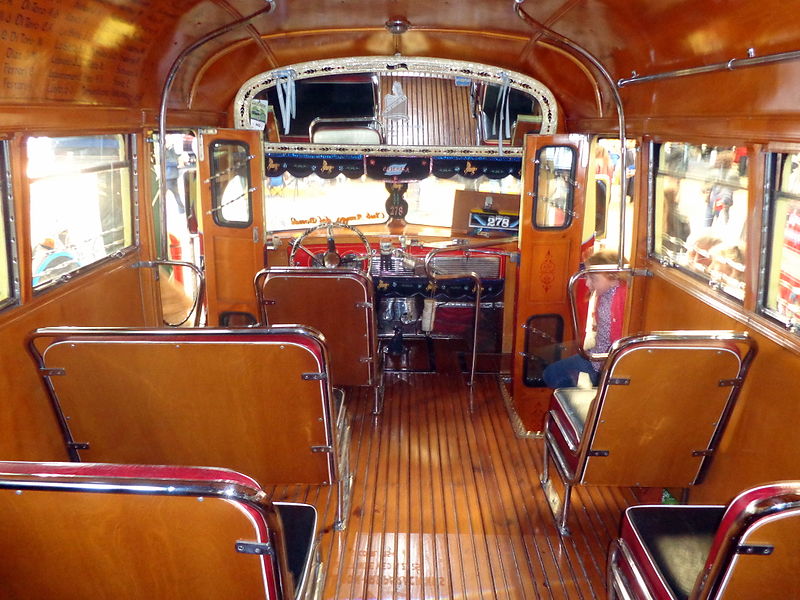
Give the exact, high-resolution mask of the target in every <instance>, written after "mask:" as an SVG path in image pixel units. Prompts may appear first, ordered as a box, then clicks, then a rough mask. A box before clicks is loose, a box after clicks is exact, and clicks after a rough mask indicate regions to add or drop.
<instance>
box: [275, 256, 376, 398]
mask: <svg viewBox="0 0 800 600" xmlns="http://www.w3.org/2000/svg"><path fill="white" fill-rule="evenodd" d="M259 283H262V286H261V289H262V290H263V297H264V300H265V302H267V304H265V305H264V306H263V307H261V312H262V320H265V321H266V322H265V323H264V324H265V325H276V324H279V323H297V324H300V325H306V326H309V327H312V328H314V329H316V330H318V331H320V332H321V333H322V335H323V336H325V343H326V345H327V347H328V351H329V356H330V373H331V385H334V386H343V385H370V384H371V383H373V378H374V377H375V378H376V377H377V376H376V374H377V364H378V363H377V360H378V357H377V354H378V347H377V337H376V335H377V334H376V331H375V329H376V328H375V314H374V312H373V311H374V298H373V290H374V288H373V283H372V280H371V279H369V278H368V277H363V276H360V275H359V274H353V275H348V274H346V273H342V274H341V275H337V274H336V272H335V270H334V271H332V272H329V273H322V274H314V273H307V274H304V273H303V272H302V270H301V271H300V272H295V273H282V274H281V273H274V274H270V275H268V276H267V277H266V278H265V279H260V280H259ZM263 317H266V319H263ZM375 382H377V378H376V379H375Z"/></svg>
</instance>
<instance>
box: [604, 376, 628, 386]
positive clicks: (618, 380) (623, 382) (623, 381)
mask: <svg viewBox="0 0 800 600" xmlns="http://www.w3.org/2000/svg"><path fill="white" fill-rule="evenodd" d="M630 384H631V380H630V379H625V378H623V377H612V378H611V379H609V380H608V385H630Z"/></svg>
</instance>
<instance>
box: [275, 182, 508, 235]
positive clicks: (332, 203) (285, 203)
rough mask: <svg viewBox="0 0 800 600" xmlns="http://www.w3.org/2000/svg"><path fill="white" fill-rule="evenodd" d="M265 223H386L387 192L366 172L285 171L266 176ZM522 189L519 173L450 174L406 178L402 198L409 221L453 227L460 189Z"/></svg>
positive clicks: (291, 225) (278, 228) (288, 225)
mask: <svg viewBox="0 0 800 600" xmlns="http://www.w3.org/2000/svg"><path fill="white" fill-rule="evenodd" d="M267 181H268V183H269V186H268V188H267V198H266V206H265V213H266V227H267V230H268V231H282V230H287V229H305V228H307V227H311V226H314V225H317V224H319V223H322V222H324V221H327V220H330V221H345V222H347V223H349V224H350V225H367V224H370V223H385V222H386V221H387V220H388V219H389V215H388V214H387V213H386V200H387V198H388V196H389V192H388V191H387V190H386V185H385V184H384V182H383V181H377V180H373V179H369V178H367V177H366V176H361V177H357V178H355V179H349V178H347V177H346V176H345V175H338V176H336V177H334V178H332V179H324V178H322V177H319V176H317V175H316V174H313V175H309V176H307V177H295V176H293V175H291V174H289V173H288V172H287V173H284V174H283V175H282V176H280V177H270V178H269V179H268V180H267ZM463 189H474V190H477V191H480V192H495V193H498V194H499V193H505V194H519V193H520V189H521V183H520V180H519V179H516V178H515V177H512V176H508V177H505V178H503V179H490V178H488V177H478V178H477V179H467V178H465V177H461V176H458V175H456V176H453V177H451V178H449V179H440V178H437V177H427V178H425V179H422V180H420V181H412V182H409V184H408V190H407V191H406V193H405V194H404V196H403V197H404V199H405V200H406V202H408V214H407V215H406V221H407V222H408V223H413V224H415V225H427V226H431V227H451V226H452V224H453V205H454V200H455V193H456V191H457V190H463Z"/></svg>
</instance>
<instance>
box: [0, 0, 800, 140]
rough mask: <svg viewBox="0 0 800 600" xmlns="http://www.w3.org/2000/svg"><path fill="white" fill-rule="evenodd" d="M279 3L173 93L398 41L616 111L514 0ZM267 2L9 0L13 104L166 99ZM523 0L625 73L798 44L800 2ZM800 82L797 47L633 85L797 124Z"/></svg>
mask: <svg viewBox="0 0 800 600" xmlns="http://www.w3.org/2000/svg"><path fill="white" fill-rule="evenodd" d="M275 2H276V5H275V9H274V10H273V11H272V12H271V13H270V14H265V15H262V16H259V17H257V18H255V19H254V20H253V21H252V24H251V26H249V27H245V28H239V29H237V30H235V31H233V32H231V33H228V34H226V35H224V36H222V37H220V38H218V39H216V40H215V41H213V42H211V43H209V44H206V45H204V46H203V47H201V48H200V49H198V50H197V51H195V52H193V53H192V54H191V55H190V56H189V57H188V58H187V60H186V61H185V62H184V64H183V66H182V68H181V69H180V71H179V72H178V74H177V77H176V79H175V85H174V86H173V93H172V95H171V96H170V106H171V107H173V108H175V109H184V110H187V109H188V110H194V111H209V112H210V113H220V114H222V113H224V114H229V112H230V107H231V103H232V99H233V97H234V95H235V93H236V91H237V90H238V88H239V86H240V85H241V84H242V83H243V82H244V81H245V80H247V79H248V78H249V77H251V76H253V75H255V74H257V73H259V72H262V71H265V70H268V69H271V68H275V67H278V66H282V65H288V64H292V63H296V62H301V61H308V60H314V59H320V58H332V57H346V56H361V55H387V54H393V53H394V52H395V50H396V49H398V48H399V50H400V52H402V53H403V54H405V55H409V56H411V55H418V56H431V57H441V58H453V59H459V60H469V61H475V62H482V63H488V64H492V65H497V66H500V67H504V68H509V69H513V70H516V71H520V72H523V73H526V74H528V75H531V76H533V77H536V78H538V79H540V80H541V81H542V82H544V83H545V84H547V85H549V86H550V87H551V89H552V90H553V91H554V93H555V94H556V96H557V98H558V100H559V102H560V103H561V107H562V110H563V112H564V114H565V116H566V119H567V123H568V127H569V128H571V129H582V128H587V127H600V128H604V127H610V126H611V125H612V124H613V123H614V122H615V121H614V109H613V103H612V102H611V100H610V98H611V97H610V95H609V93H608V89H607V88H606V87H605V86H603V85H602V84H601V85H600V87H599V88H598V87H597V86H596V84H595V83H594V82H593V80H592V77H591V73H590V70H587V68H586V67H585V66H584V65H583V64H580V61H578V60H577V59H575V58H574V57H571V56H569V55H568V53H566V52H564V51H563V50H562V49H560V48H557V47H555V45H553V44H552V43H550V42H548V40H547V38H546V37H540V36H539V33H540V32H539V31H537V30H536V29H532V28H531V27H530V26H529V25H528V24H526V23H525V22H523V21H522V20H521V19H520V18H518V16H517V15H516V14H515V10H514V6H515V3H514V0H473V1H471V2H467V1H463V0H435V1H431V0H275ZM12 5H17V8H14V7H13V6H12ZM264 6H265V5H264V2H263V1H262V0H75V2H70V3H68V4H67V3H62V2H59V1H58V0H36V1H35V2H33V1H31V0H25V1H24V2H23V0H10V2H8V3H3V5H2V8H0V23H2V26H0V29H3V30H4V31H5V34H4V33H3V32H2V31H0V36H3V35H6V36H7V38H4V39H6V40H7V41H6V43H7V44H8V49H7V54H6V61H5V66H4V69H5V70H4V76H5V79H4V82H3V98H4V100H3V104H6V105H9V104H10V105H19V104H24V105H29V104H30V103H45V104H50V103H59V104H61V103H67V104H70V105H75V104H78V105H87V104H88V105H98V106H104V107H120V108H122V107H124V108H135V109H145V110H150V111H153V110H155V109H156V108H157V107H158V104H159V100H160V94H161V89H162V86H163V83H164V80H165V77H166V75H167V73H168V72H169V69H170V66H171V65H172V63H173V61H174V60H175V58H176V57H177V56H178V55H179V53H180V52H181V51H182V50H184V49H185V48H187V47H188V46H190V45H191V44H193V43H194V42H196V41H197V40H199V39H200V38H202V37H203V36H204V35H206V34H207V33H209V32H210V31H213V30H214V29H216V28H218V27H220V26H222V25H224V24H226V23H229V22H231V21H234V20H236V19H238V18H240V17H241V16H243V15H248V14H250V13H252V12H255V11H257V10H259V9H261V8H263V7H264ZM521 8H522V10H524V11H525V12H526V13H527V14H528V15H530V17H532V19H534V20H535V21H537V22H539V23H542V24H544V25H545V26H547V27H549V28H551V29H552V30H554V31H555V32H557V33H559V34H561V35H564V36H566V37H568V38H569V39H571V40H572V41H574V42H576V43H577V44H580V45H581V46H582V47H583V48H585V49H586V50H588V51H589V52H591V53H592V54H594V55H595V56H596V57H597V59H598V60H599V61H600V62H601V63H602V64H603V65H604V66H605V68H606V69H608V71H609V73H610V74H611V76H612V78H614V79H615V80H616V79H618V78H622V77H629V76H630V75H631V73H632V72H634V71H635V72H637V73H639V74H641V75H646V74H651V73H655V72H660V71H665V70H672V69H676V68H685V67H691V66H698V65H705V64H711V63H717V62H725V61H728V60H729V59H731V58H734V57H736V58H744V57H745V56H746V55H747V51H748V49H749V48H753V49H754V52H755V54H756V55H759V56H760V55H766V54H770V53H775V52H784V51H789V50H796V49H798V48H800V11H797V10H796V9H795V8H793V3H791V2H786V1H785V0H762V1H761V2H752V1H749V0H748V1H745V0H704V1H703V2H697V1H696V0H524V1H523V2H522V4H521ZM395 18H402V19H405V20H407V21H408V22H409V24H410V29H409V30H408V32H406V33H404V34H402V35H401V36H397V37H399V40H397V39H396V38H395V36H393V35H392V34H390V33H389V32H388V31H387V29H386V28H385V25H384V24H385V23H386V21H387V20H389V19H395ZM12 37H13V41H12ZM686 82H689V83H686ZM797 85H800V63H796V62H795V63H783V64H781V65H777V66H769V67H758V68H754V69H747V70H744V69H743V70H741V71H737V72H735V73H721V74H714V75H708V76H702V77H691V78H686V79H683V80H676V81H672V82H660V83H657V84H655V83H654V84H638V85H634V86H630V87H628V88H624V89H623V90H622V92H621V93H622V97H623V101H624V102H625V107H626V111H627V112H628V113H629V115H630V117H631V119H632V121H631V123H632V124H633V126H634V127H638V128H641V129H642V130H644V129H647V127H646V126H645V125H644V124H645V123H646V122H650V121H651V120H652V119H654V118H655V119H662V120H664V122H665V123H666V121H667V120H669V119H676V118H677V119H685V118H698V119H699V118H701V117H707V116H713V115H714V114H715V113H716V114H718V115H724V116H725V117H726V118H727V119H729V120H730V119H739V120H742V119H744V120H749V119H752V118H754V116H757V117H759V118H762V119H768V120H769V121H770V123H774V122H776V121H780V122H782V123H784V122H787V121H789V120H792V119H794V118H795V115H796V113H797V112H798V111H797V105H798V103H797V101H796V97H797V94H796V91H795V90H796V89H797V87H796V86H797ZM598 100H599V101H598ZM637 124H638V125H637ZM780 127H783V128H784V129H792V128H793V126H780ZM780 127H779V128H780ZM701 129H702V127H701ZM745 129H747V127H745ZM797 129H798V131H800V127H798V128H797Z"/></svg>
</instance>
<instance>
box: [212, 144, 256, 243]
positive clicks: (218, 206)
mask: <svg viewBox="0 0 800 600" xmlns="http://www.w3.org/2000/svg"><path fill="white" fill-rule="evenodd" d="M223 144H228V145H230V146H238V147H240V148H244V150H245V156H246V159H245V161H246V162H245V163H244V164H243V165H242V166H243V167H244V169H245V174H246V178H247V181H246V186H245V188H244V189H245V192H246V193H247V221H229V220H228V219H224V218H223V217H222V209H223V208H224V206H225V205H224V204H222V198H221V197H220V193H222V195H224V190H220V188H219V187H218V175H219V173H220V172H221V171H219V170H218V167H219V165H218V164H217V160H216V159H215V158H214V150H215V148H217V147H218V146H222V145H223ZM208 154H209V156H208V166H209V175H210V179H211V182H210V183H211V216H212V219H213V220H214V224H215V225H217V226H218V227H230V228H232V229H247V228H249V227H252V226H253V178H252V175H251V171H250V164H251V161H252V160H254V159H255V156H254V155H253V154H251V153H250V144H248V143H247V142H244V141H242V140H227V139H216V140H214V141H212V142H211V144H209V147H208ZM237 174H238V173H237ZM230 181H232V180H229V182H230Z"/></svg>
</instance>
